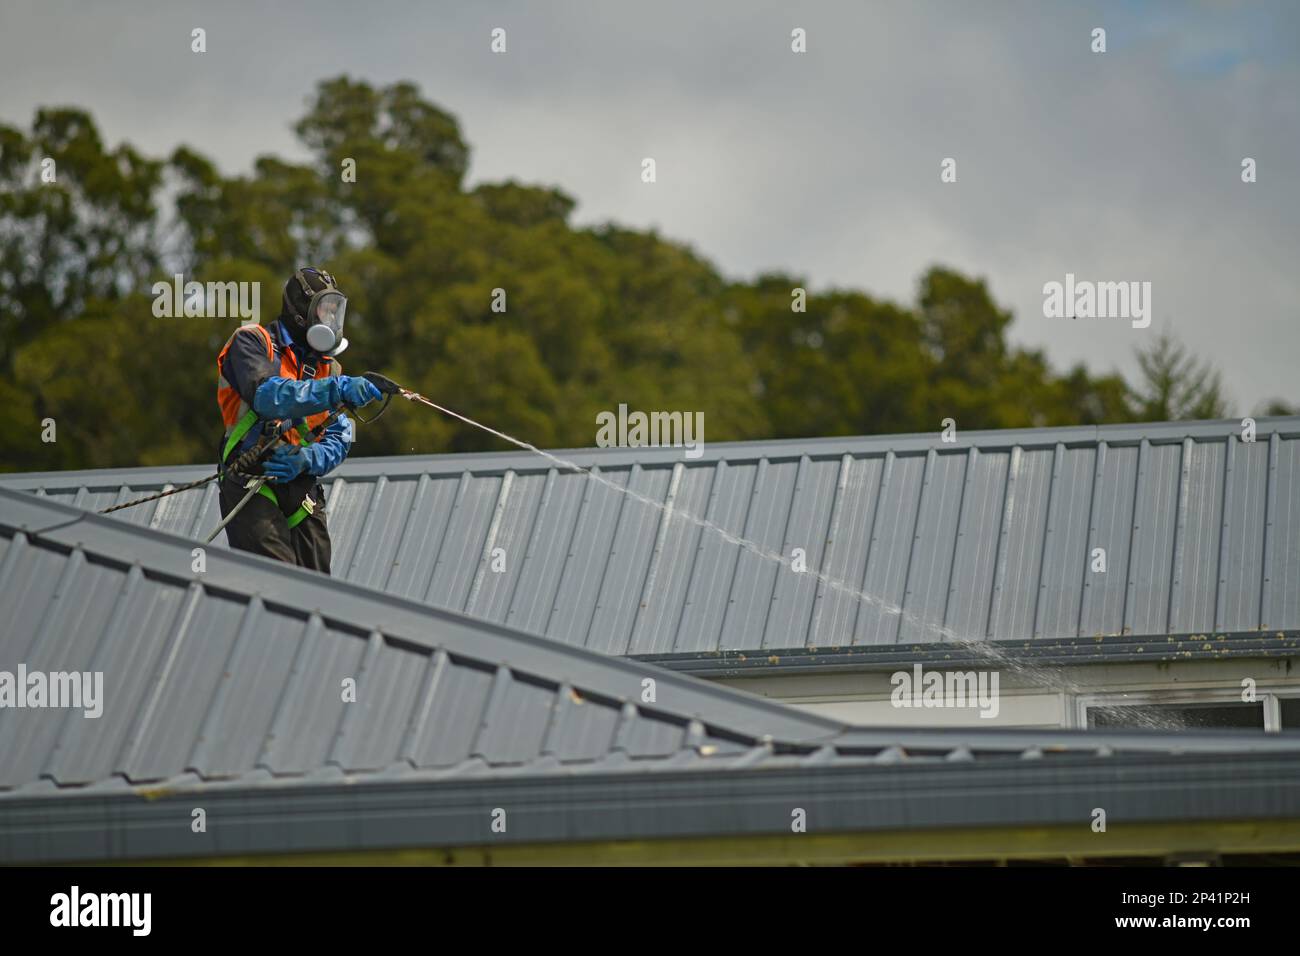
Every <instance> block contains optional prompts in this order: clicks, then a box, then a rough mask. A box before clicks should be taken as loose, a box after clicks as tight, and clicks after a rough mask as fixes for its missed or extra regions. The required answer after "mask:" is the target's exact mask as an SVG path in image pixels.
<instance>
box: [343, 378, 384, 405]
mask: <svg viewBox="0 0 1300 956" xmlns="http://www.w3.org/2000/svg"><path fill="white" fill-rule="evenodd" d="M338 379H339V382H340V383H341V385H342V393H343V401H345V402H347V403H348V404H349V405H351V406H352V407H353V408H360V407H361V406H362V405H366V404H368V403H370V402H374V401H377V400H379V399H380V398H383V393H382V392H381V391H379V389H377V388H375V386H374V385H372V384H371V383H370V381H369V380H367V379H364V378H362V377H361V376H360V375H340V376H338Z"/></svg>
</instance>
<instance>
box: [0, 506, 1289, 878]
mask: <svg viewBox="0 0 1300 956" xmlns="http://www.w3.org/2000/svg"><path fill="white" fill-rule="evenodd" d="M193 547H194V543H193V542H192V541H189V540H186V539H184V538H181V537H178V536H174V535H170V534H166V533H162V532H157V531H153V530H149V529H143V528H135V527H132V526H130V525H128V524H126V523H124V522H120V521H114V520H112V519H110V518H106V517H101V516H97V515H93V514H89V513H86V512H84V511H81V510H79V509H75V508H71V507H68V506H66V505H61V504H57V503H54V502H51V501H48V500H41V499H39V498H36V497H34V496H31V495H28V494H22V493H16V492H12V491H8V490H4V489H0V620H3V621H5V622H6V623H5V627H4V628H3V629H0V670H6V669H7V670H10V671H13V670H14V669H15V668H16V667H17V665H18V664H20V663H21V664H24V665H25V666H26V667H27V668H28V670H29V671H37V670H40V671H44V672H47V673H48V672H57V671H65V672H66V671H101V672H103V674H104V696H105V705H104V711H103V715H102V716H101V717H99V718H86V717H84V716H82V715H81V713H80V712H78V711H73V710H54V709H13V708H8V707H6V708H4V709H0V754H3V755H4V757H3V759H0V806H3V807H4V811H3V812H0V861H8V862H14V861H35V860H43V861H58V860H78V859H81V860H87V859H143V858H150V857H167V856H194V855H214V854H238V853H269V852H290V851H305V850H312V849H330V848H335V849H337V848H340V847H343V848H351V849H356V848H361V847H395V846H413V845H432V846H437V845H464V844H466V843H473V842H475V841H477V840H480V839H482V838H483V837H484V836H485V835H487V834H492V833H493V831H491V830H490V829H488V823H485V821H487V820H488V818H487V816H486V815H485V814H486V812H487V809H490V808H491V807H496V806H509V807H511V808H512V810H511V812H516V811H518V812H517V813H516V815H515V817H514V819H515V821H516V822H515V823H514V824H512V826H513V827H514V829H512V830H511V832H510V834H509V835H508V836H505V837H504V840H505V842H511V841H525V842H526V841H530V840H531V841H534V842H536V841H542V840H566V839H567V840H598V839H624V838H651V837H667V836H673V835H676V836H680V835H683V834H687V835H689V834H697V835H698V834H706V833H729V834H735V833H771V834H775V833H780V832H786V833H788V832H789V829H788V828H789V819H790V817H789V808H788V807H787V806H786V804H788V803H789V801H790V800H796V801H798V802H797V803H796V804H795V805H796V806H811V807H816V808H817V810H816V812H817V813H818V814H824V816H822V817H820V819H819V824H818V825H819V826H826V827H829V828H831V829H840V830H846V829H863V828H886V829H888V828H900V827H915V826H943V825H954V824H957V823H962V824H967V825H994V824H996V823H998V821H1002V823H1004V824H1007V825H1010V824H1012V823H1017V822H1018V823H1019V824H1021V825H1023V824H1025V823H1027V822H1028V823H1032V822H1049V821H1052V820H1057V819H1058V818H1059V819H1061V820H1075V819H1085V818H1086V812H1085V810H1084V806H1085V804H1086V806H1087V807H1088V808H1091V807H1093V806H1096V805H1097V802H1096V801H1097V799H1098V794H1099V793H1103V794H1109V795H1110V797H1111V798H1113V799H1114V800H1115V801H1116V803H1115V806H1118V807H1121V808H1125V812H1128V813H1131V814H1132V817H1131V818H1132V819H1147V820H1168V819H1174V818H1190V817H1192V816H1195V817H1196V818H1198V819H1214V818H1218V817H1223V818H1225V819H1226V818H1232V817H1234V816H1235V818H1240V817H1242V816H1243V815H1245V816H1249V817H1252V818H1289V817H1295V816H1300V772H1297V771H1300V736H1290V737H1288V736H1286V735H1270V736H1267V737H1266V736H1264V735H1260V734H1231V733H1229V734H1213V733H1201V734H1194V735H1176V736H1171V735H1161V734H1150V733H1122V732H1110V733H1105V734H1096V733H1080V732H1064V731H1063V732H1038V733H1033V732H1008V731H979V730H976V731H969V730H958V731H934V730H917V731H908V730H893V729H891V730H865V729H860V728H852V727H846V726H844V725H842V724H840V723H838V722H835V721H830V720H826V719H823V718H819V717H814V716H811V715H807V714H804V713H802V712H799V711H796V710H794V709H792V708H788V707H785V706H782V705H778V704H773V703H771V702H768V701H765V700H762V699H760V698H756V697H752V696H750V695H748V694H744V693H741V692H738V691H732V690H729V689H726V688H724V687H720V686H717V685H712V684H707V683H704V682H701V681H698V680H695V679H694V678H691V677H688V676H685V675H681V674H674V673H672V672H670V671H666V670H663V669H661V668H658V667H655V666H653V665H650V664H645V663H641V662H637V661H630V660H624V659H618V658H614V657H610V656H607V655H602V654H598V653H593V652H590V651H588V650H585V649H582V648H576V647H571V646H566V645H563V644H561V643H557V642H555V641H550V640H546V639H544V638H540V637H537V636H535V635H530V634H526V633H522V632H519V631H515V630H513V629H510V628H506V627H503V626H500V625H496V624H493V623H490V622H485V621H481V620H477V619H473V618H469V617H466V616H464V615H462V614H458V613H454V612H450V611H446V610H441V609H437V608H432V607H429V606H426V605H423V604H420V603H418V602H412V601H409V600H406V599H400V598H394V597H393V596H391V595H385V594H383V593H381V592H378V591H375V590H372V589H368V588H365V587H362V586H360V585H356V584H350V583H346V582H338V581H332V580H330V579H327V578H325V577H322V576H321V575H317V574H314V573H311V572H308V571H302V570H299V569H297V568H292V567H288V566H286V565H282V564H278V563H276V562H273V561H269V560H266V559H262V558H258V557H254V556H251V555H246V554H242V553H239V552H232V551H222V550H214V551H212V552H210V553H209V554H208V555H207V563H206V567H205V568H204V569H203V570H195V568H194V563H193V562H194V558H193V556H192V550H193ZM347 677H353V678H355V680H356V682H357V700H356V702H355V703H344V702H343V698H342V694H341V686H342V681H343V679H344V678H347ZM646 678H653V679H654V680H655V682H656V685H657V687H656V691H657V693H656V700H655V702H654V703H645V702H643V701H642V699H641V695H642V691H643V688H644V683H643V682H644V681H645V679H646ZM962 781H964V783H962ZM867 794H870V796H869V797H868V796H867ZM1008 794H1016V796H1014V797H1008ZM197 795H202V798H203V801H204V802H203V806H204V807H205V809H206V810H207V811H208V813H209V814H210V815H211V816H212V819H213V820H214V821H220V825H215V826H214V827H213V829H212V832H210V833H208V834H205V835H202V836H198V835H196V834H194V832H193V831H192V829H191V828H190V825H189V824H190V819H191V817H190V814H191V812H192V809H193V807H194V806H195V799H196V796H197ZM1072 814H1084V816H1082V817H1076V816H1072Z"/></svg>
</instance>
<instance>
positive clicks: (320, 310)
mask: <svg viewBox="0 0 1300 956" xmlns="http://www.w3.org/2000/svg"><path fill="white" fill-rule="evenodd" d="M347 311H348V300H347V297H346V296H345V295H343V293H341V292H334V291H332V290H328V289H327V290H326V291H324V292H317V293H316V294H315V295H314V296H313V297H312V300H311V305H309V306H308V307H307V344H308V345H310V346H311V347H312V349H313V350H314V351H317V352H319V353H320V354H321V355H338V354H339V353H340V352H342V351H343V350H344V349H345V348H347V347H348V340H347V339H345V338H344V337H343V317H344V316H345V315H346V314H347Z"/></svg>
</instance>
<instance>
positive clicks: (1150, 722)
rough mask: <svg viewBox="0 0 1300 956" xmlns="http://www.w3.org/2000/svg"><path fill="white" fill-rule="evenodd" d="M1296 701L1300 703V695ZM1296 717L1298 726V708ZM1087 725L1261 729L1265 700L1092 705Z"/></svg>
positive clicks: (1299, 719)
mask: <svg viewBox="0 0 1300 956" xmlns="http://www.w3.org/2000/svg"><path fill="white" fill-rule="evenodd" d="M1295 703H1297V704H1300V698H1297V699H1296V700H1295ZM1295 718H1296V725H1295V726H1296V727H1297V728H1300V710H1297V712H1296V714H1295ZM1088 726H1089V727H1096V728H1098V729H1105V728H1115V727H1133V728H1140V729H1145V730H1205V729H1207V728H1213V727H1219V728H1231V729H1237V730H1259V731H1262V730H1263V729H1264V703H1263V701H1257V702H1256V703H1253V704H1246V703H1233V702H1231V701H1222V702H1197V703H1186V704H1161V703H1151V704H1139V705H1134V704H1121V705H1117V706H1108V705H1105V704H1094V705H1092V706H1090V707H1089V708H1088Z"/></svg>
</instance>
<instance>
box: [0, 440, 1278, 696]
mask: <svg viewBox="0 0 1300 956" xmlns="http://www.w3.org/2000/svg"><path fill="white" fill-rule="evenodd" d="M1240 436H1241V423H1240V422H1236V421H1229V422H1175V423H1164V424H1153V425H1122V426H1103V427H1080V428H1063V429H1017V430H1008V431H998V432H968V433H960V432H959V433H958V436H957V440H956V441H955V442H953V443H944V442H943V441H941V440H940V437H939V435H938V433H935V434H933V435H904V436H884V437H877V438H823V439H812V440H794V441H771V442H742V443H727V444H713V445H708V446H706V448H705V453H704V455H703V457H702V458H700V459H698V460H693V461H687V460H683V458H682V455H681V450H680V449H671V448H658V449H653V448H638V449H598V450H592V449H588V450H580V451H563V452H559V453H558V454H560V455H561V456H562V457H564V458H568V459H571V460H574V461H576V462H577V463H579V464H581V465H583V466H584V467H590V468H592V469H594V470H596V471H597V472H599V473H600V474H601V475H603V476H604V477H605V478H607V479H609V480H610V481H612V482H614V483H616V484H617V485H619V486H620V487H627V488H631V489H632V490H633V491H635V492H636V493H637V494H638V495H640V496H642V497H645V498H650V499H652V500H654V501H657V502H661V503H663V504H665V505H666V506H667V509H666V510H663V511H661V510H659V509H657V508H655V507H652V506H650V505H648V504H646V503H644V502H643V501H642V500H639V499H638V498H637V497H633V496H630V495H623V494H618V493H616V492H615V491H613V490H611V489H609V488H607V487H605V486H603V485H602V484H600V483H598V482H595V481H592V480H591V479H589V478H588V477H586V476H584V475H581V474H576V473H572V472H566V471H562V470H557V469H555V468H551V467H550V466H549V464H548V463H547V462H546V461H545V460H544V459H542V458H540V457H538V456H535V455H532V454H530V453H525V452H519V453H514V452H510V453H498V454H480V455H442V456H432V457H425V456H410V457H397V458H374V459H354V460H351V461H349V462H347V463H346V464H345V465H343V467H342V468H340V469H339V470H338V471H337V472H335V473H334V476H333V479H332V481H331V482H330V483H329V489H328V495H329V512H330V521H331V528H332V530H333V535H334V541H335V551H334V573H335V575H337V576H338V577H341V578H344V579H346V580H349V581H352V582H356V583H360V584H365V585H368V586H371V587H376V588H379V589H382V590H384V591H387V592H388V593H390V594H395V595H400V596H402V597H406V598H411V599H413V600H416V601H420V602H424V603H429V604H433V605H437V606H441V607H446V608H451V609H454V610H459V611H463V612H465V613H467V614H469V615H471V616H474V617H477V618H480V619H483V620H488V621H496V622H500V623H504V624H507V625H511V626H515V627H519V628H521V629H523V630H527V631H532V632H535V633H539V634H544V635H546V636H547V637H551V638H554V639H556V640H558V641H562V642H564V643H568V644H574V645H580V646H584V647H587V648H590V649H593V650H598V651H602V652H605V653H608V654H614V655H631V656H638V657H647V658H650V659H655V660H662V661H663V662H664V663H665V664H667V665H668V666H672V667H681V668H691V667H694V669H695V670H697V671H702V672H707V671H708V666H709V665H708V663H707V662H708V661H710V660H716V661H718V665H717V668H716V669H715V670H726V669H728V668H733V667H739V666H740V663H738V662H742V663H744V664H747V665H750V666H752V665H754V664H755V663H758V664H760V665H762V664H765V663H775V664H776V665H777V666H786V664H787V663H790V662H794V661H805V662H806V661H807V660H808V659H809V656H810V655H811V657H812V659H814V660H815V661H817V662H818V663H820V664H824V665H827V666H830V665H833V664H834V663H835V662H837V661H843V660H848V659H850V658H852V659H853V660H855V661H857V662H858V664H862V663H863V662H867V661H869V660H870V658H871V656H872V655H873V653H880V654H882V655H884V656H890V655H894V654H896V653H897V652H898V651H899V649H900V648H902V647H906V648H908V652H909V653H910V654H912V655H913V656H918V657H919V656H924V654H925V653H926V652H927V650H929V649H931V648H933V647H934V646H935V645H937V644H942V643H952V642H966V641H970V642H976V643H984V642H989V641H994V642H1011V643H1015V644H1016V645H1018V646H1023V645H1025V644H1026V643H1029V644H1031V645H1034V646H1037V645H1038V644H1039V643H1041V646H1044V647H1046V646H1055V647H1060V646H1065V645H1072V646H1073V647H1074V648H1075V651H1077V652H1078V653H1082V654H1085V655H1088V656H1090V657H1091V658H1093V659H1096V658H1107V657H1111V656H1113V657H1126V656H1130V655H1131V654H1132V653H1133V652H1134V649H1135V648H1137V647H1140V648H1141V652H1142V653H1145V654H1151V653H1155V654H1157V655H1161V654H1163V655H1165V656H1169V657H1186V656H1189V655H1193V656H1194V655H1196V654H1199V653H1209V651H1205V650H1204V647H1205V645H1206V644H1207V640H1206V637H1205V635H1207V634H1208V635H1218V636H1223V635H1229V634H1230V635H1233V636H1236V637H1241V636H1245V637H1247V638H1250V640H1247V641H1244V642H1242V641H1238V642H1235V643H1234V642H1227V643H1224V644H1222V645H1220V648H1219V650H1217V651H1215V653H1219V652H1221V651H1222V650H1224V649H1226V650H1228V651H1229V652H1231V651H1232V650H1234V649H1240V650H1242V651H1243V652H1248V653H1252V654H1254V653H1293V652H1294V650H1295V647H1296V641H1295V636H1296V635H1295V634H1294V630H1295V629H1296V628H1300V418H1297V417H1287V418H1261V419H1259V420H1258V423H1257V440H1256V441H1255V442H1253V443H1248V442H1243V441H1241V440H1240ZM204 471H205V469H204V468H197V467H190V468H180V469H156V468H150V469H124V470H107V471H91V472H67V473H46V474H29V475H9V476H0V483H3V484H4V485H7V486H9V487H15V488H20V489H24V490H29V491H35V492H37V493H38V494H43V495H45V496H48V497H50V498H52V499H54V500H59V501H66V502H68V503H70V504H74V505H77V506H79V507H85V508H92V509H97V508H102V507H107V506H108V505H111V504H115V503H119V502H121V501H125V500H128V499H129V498H131V497H133V496H137V495H139V494H142V493H146V492H148V491H151V490H158V489H161V488H163V487H165V483H166V482H171V483H176V484H179V483H181V482H184V481H189V480H193V479H195V478H198V477H202V475H203V473H204ZM683 512H686V513H689V514H691V515H693V516H695V517H696V518H697V519H703V520H706V521H708V522H711V523H714V524H716V525H717V526H719V527H720V528H722V529H725V530H726V531H727V532H728V533H729V534H730V535H732V536H740V537H743V538H745V539H749V540H752V541H753V542H755V543H756V546H757V548H749V547H745V546H741V545H739V544H737V543H735V542H734V540H728V539H727V537H726V536H724V535H722V534H719V533H717V532H716V531H715V530H714V529H712V528H707V527H702V526H701V524H700V523H699V521H692V520H690V519H689V518H686V517H683ZM119 516H120V517H121V518H123V519H125V520H128V521H132V522H136V523H139V524H145V525H148V526H150V527H154V528H159V529H163V530H168V531H174V532H177V533H179V534H182V535H187V536H190V537H194V536H200V535H202V533H204V532H206V531H207V530H208V529H210V528H211V527H212V526H215V524H216V522H217V520H218V514H217V506H216V495H215V489H208V490H207V491H206V492H204V493H199V492H193V493H183V494H180V495H176V496H174V497H172V498H167V499H164V500H162V501H160V502H157V503H154V504H149V505H144V506H141V507H138V508H134V509H128V510H126V511H123V512H120V513H119ZM796 547H799V548H803V549H804V550H805V552H806V554H807V566H808V567H809V568H810V569H811V570H812V572H816V573H805V574H799V573H796V572H794V571H793V570H791V568H790V567H789V566H788V563H787V565H785V566H783V565H781V564H779V563H778V562H776V561H773V560H769V559H767V558H764V557H762V556H761V555H759V554H758V553H756V550H758V549H761V550H766V551H771V552H778V553H780V554H781V555H784V556H785V557H786V558H787V559H788V558H789V557H790V555H791V554H792V550H793V549H794V548H796ZM495 548H501V549H504V552H505V564H506V570H505V571H504V573H494V572H493V571H491V570H490V563H491V555H492V551H493V549H495ZM1096 548H1104V549H1105V551H1106V563H1107V568H1106V571H1105V572H1104V573H1099V572H1094V571H1092V570H1091V569H1090V564H1091V560H1092V555H1093V552H1094V549H1096ZM818 574H820V575H821V577H820V578H819V577H818V576H817V575H818ZM1261 632H1268V633H1269V634H1270V635H1271V634H1275V633H1277V632H1282V641H1281V642H1280V643H1270V642H1268V641H1262V640H1256V639H1255V638H1257V637H1258V635H1259V634H1260V633H1261ZM1145 636H1152V637H1160V638H1171V637H1176V638H1179V640H1174V641H1165V642H1163V643H1160V642H1153V641H1140V642H1136V643H1133V642H1130V641H1128V639H1129V638H1132V637H1145ZM1099 637H1113V638H1117V640H1113V641H1106V640H1102V641H1098V640H1096V638H1099ZM844 651H851V652H852V653H851V654H850V655H847V656H846V655H845V654H844V653H842V652H844ZM1064 656H1065V657H1071V656H1077V653H1074V652H1071V651H1069V650H1068V649H1067V651H1066V652H1065V654H1064ZM701 662H703V663H701Z"/></svg>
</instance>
